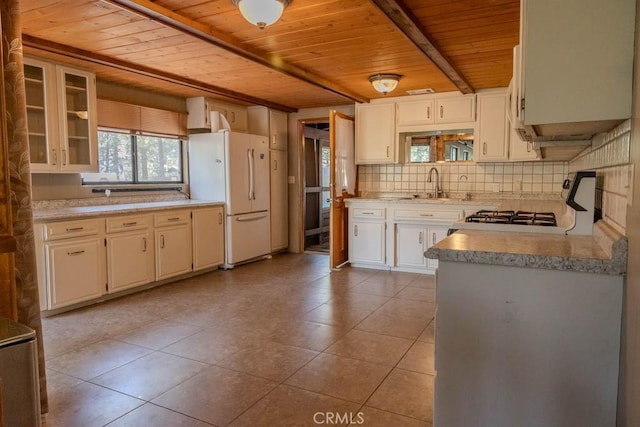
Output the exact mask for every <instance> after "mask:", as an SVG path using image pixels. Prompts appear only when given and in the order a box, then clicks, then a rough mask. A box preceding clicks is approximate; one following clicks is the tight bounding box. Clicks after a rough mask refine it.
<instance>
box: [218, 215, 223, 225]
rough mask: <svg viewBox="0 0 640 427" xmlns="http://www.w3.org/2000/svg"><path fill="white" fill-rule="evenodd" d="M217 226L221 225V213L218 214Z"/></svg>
mask: <svg viewBox="0 0 640 427" xmlns="http://www.w3.org/2000/svg"><path fill="white" fill-rule="evenodd" d="M218 224H220V225H222V212H218Z"/></svg>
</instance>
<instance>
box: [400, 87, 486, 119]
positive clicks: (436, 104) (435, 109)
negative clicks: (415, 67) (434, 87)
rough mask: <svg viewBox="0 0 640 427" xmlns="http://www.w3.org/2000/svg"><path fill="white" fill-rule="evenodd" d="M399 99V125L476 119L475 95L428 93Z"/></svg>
mask: <svg viewBox="0 0 640 427" xmlns="http://www.w3.org/2000/svg"><path fill="white" fill-rule="evenodd" d="M406 98H409V99H401V98H399V99H398V101H397V114H398V126H416V125H433V124H438V123H443V124H444V123H469V122H474V121H475V120H476V96H475V95H456V96H453V95H449V96H442V97H439V96H434V95H426V96H425V97H421V98H419V99H413V98H412V97H406Z"/></svg>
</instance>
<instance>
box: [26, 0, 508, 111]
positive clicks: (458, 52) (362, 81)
mask: <svg viewBox="0 0 640 427" xmlns="http://www.w3.org/2000/svg"><path fill="white" fill-rule="evenodd" d="M380 3H386V4H387V5H390V6H393V7H395V6H397V5H398V4H399V5H400V7H404V8H406V10H407V11H408V13H409V14H410V15H412V16H413V19H414V23H415V27H414V28H413V30H414V33H415V32H416V31H418V32H419V33H420V32H421V33H422V34H424V35H425V36H426V37H428V39H429V40H430V41H432V42H433V44H434V45H435V47H436V48H437V49H439V51H440V53H441V54H442V55H443V57H444V58H445V59H447V60H448V61H449V64H450V65H451V66H452V68H453V69H456V70H457V71H458V72H459V73H460V74H461V78H462V79H464V80H465V81H466V83H468V86H469V87H470V90H477V89H483V88H490V87H504V86H506V85H507V84H508V83H509V79H510V78H511V54H512V48H513V46H514V45H515V44H517V42H518V26H519V24H518V21H519V0H455V1H454V0H404V2H401V1H400V0H397V1H396V0H394V1H379V0H376V1H371V0H293V1H292V2H291V5H290V6H289V7H288V8H287V9H286V10H285V11H284V14H283V16H282V18H281V19H280V21H278V22H277V23H276V24H274V25H272V26H270V27H267V28H265V29H264V30H260V29H258V28H256V27H253V26H252V25H251V24H249V23H248V22H246V21H245V20H244V18H242V16H241V15H240V13H239V11H238V10H237V8H236V7H235V6H233V4H232V3H231V0H155V1H152V0H29V1H22V2H21V20H22V22H21V24H22V27H23V34H24V44H25V52H26V53H28V54H32V55H36V56H40V57H46V58H53V59H56V60H58V61H61V62H66V63H69V64H72V65H75V66H84V67H85V68H89V69H92V70H94V71H95V72H96V74H97V76H98V78H100V79H104V80H108V81H113V82H117V83H123V84H127V85H132V86H136V87H140V88H144V89H147V90H153V91H159V92H163V93H169V94H173V95H177V96H183V97H189V96H198V95H205V96H210V97H213V98H219V99H223V100H227V101H232V102H238V103H242V104H252V103H258V104H264V105H270V106H272V107H276V108H281V109H284V110H288V111H293V110H295V109H299V108H309V107H322V106H331V105H342V104H348V103H353V102H354V100H357V101H367V100H368V99H372V98H378V97H382V95H381V94H379V93H377V92H375V91H374V90H373V88H372V87H371V85H370V84H369V82H368V76H369V75H371V74H375V73H398V74H402V75H403V78H402V80H401V81H400V84H399V86H398V89H396V91H395V92H393V95H397V96H399V95H405V94H406V91H407V90H410V89H420V88H432V89H434V90H435V91H436V92H445V91H453V90H457V89H458V88H457V87H456V85H455V84H454V83H453V82H452V81H451V80H450V79H449V78H448V77H447V75H445V73H443V72H442V71H441V70H440V69H439V68H438V67H437V66H436V65H435V64H434V63H433V62H432V60H431V59H429V58H428V57H427V56H426V55H425V53H424V52H423V51H422V50H421V49H420V48H419V47H418V46H416V44H415V43H414V42H412V41H411V40H410V38H409V37H408V36H407V35H405V32H403V31H402V30H401V29H400V28H398V27H397V26H396V24H394V22H393V20H392V19H391V18H390V17H389V16H387V15H386V14H385V13H384V12H383V10H382V9H383V8H382V7H379V5H380ZM154 14H155V15H154ZM225 44H226V47H225ZM221 45H222V47H221ZM229 46H232V48H231V49H230V48H229Z"/></svg>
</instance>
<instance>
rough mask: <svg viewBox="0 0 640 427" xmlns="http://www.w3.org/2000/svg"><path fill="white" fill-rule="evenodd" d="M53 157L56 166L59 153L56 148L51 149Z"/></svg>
mask: <svg viewBox="0 0 640 427" xmlns="http://www.w3.org/2000/svg"><path fill="white" fill-rule="evenodd" d="M51 157H53V166H56V165H57V164H58V152H57V151H56V149H55V148H52V149H51Z"/></svg>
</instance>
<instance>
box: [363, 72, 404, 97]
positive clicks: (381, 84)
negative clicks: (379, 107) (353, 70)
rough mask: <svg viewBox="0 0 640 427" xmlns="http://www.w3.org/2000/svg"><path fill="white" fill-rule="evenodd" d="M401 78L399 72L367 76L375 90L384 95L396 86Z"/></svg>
mask: <svg viewBox="0 0 640 427" xmlns="http://www.w3.org/2000/svg"><path fill="white" fill-rule="evenodd" d="M401 78H402V75H400V74H374V75H372V76H369V81H370V82H371V84H372V85H373V88H374V89H375V90H377V91H378V92H380V93H381V94H383V95H386V94H388V93H389V92H391V91H392V90H394V89H395V88H396V86H398V81H400V79H401Z"/></svg>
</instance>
